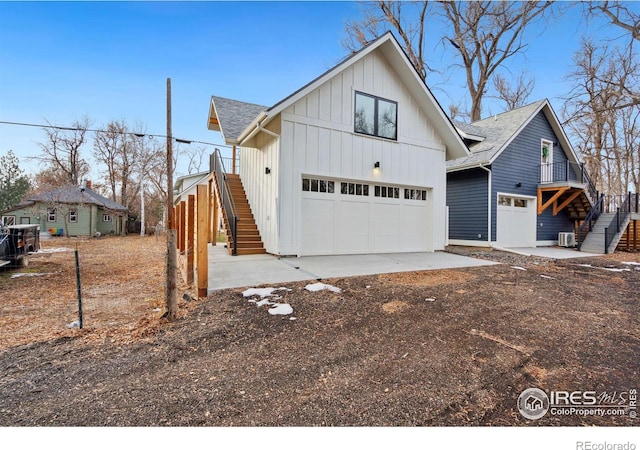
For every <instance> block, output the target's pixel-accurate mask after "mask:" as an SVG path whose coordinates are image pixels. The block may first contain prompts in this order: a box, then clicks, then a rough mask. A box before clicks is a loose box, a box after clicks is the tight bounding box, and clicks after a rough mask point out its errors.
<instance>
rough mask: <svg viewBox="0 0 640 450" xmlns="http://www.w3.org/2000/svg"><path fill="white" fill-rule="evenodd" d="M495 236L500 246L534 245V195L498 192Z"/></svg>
mask: <svg viewBox="0 0 640 450" xmlns="http://www.w3.org/2000/svg"><path fill="white" fill-rule="evenodd" d="M496 238H497V239H496V240H497V243H498V245H499V246H501V247H535V246H536V202H535V197H521V196H516V195H511V194H498V208H497V224H496Z"/></svg>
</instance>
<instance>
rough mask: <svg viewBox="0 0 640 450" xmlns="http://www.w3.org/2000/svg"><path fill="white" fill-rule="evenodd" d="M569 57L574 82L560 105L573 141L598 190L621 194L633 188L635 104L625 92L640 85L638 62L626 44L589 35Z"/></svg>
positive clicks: (638, 108)
mask: <svg viewBox="0 0 640 450" xmlns="http://www.w3.org/2000/svg"><path fill="white" fill-rule="evenodd" d="M574 63H575V69H574V71H573V72H572V73H571V74H570V75H569V79H570V80H572V81H573V82H574V88H573V90H572V91H571V93H570V95H569V97H568V98H567V102H566V104H565V107H564V109H563V117H564V119H565V123H566V124H567V128H568V130H569V132H570V134H571V135H572V137H573V140H574V143H576V144H577V148H578V150H579V151H580V152H581V153H582V155H583V158H584V161H585V163H586V164H587V168H588V170H589V173H590V174H591V175H592V177H593V178H594V179H595V181H596V184H597V187H598V189H599V190H601V191H603V192H606V193H607V194H609V195H616V194H618V195H620V194H624V193H625V192H627V191H628V190H629V189H630V188H631V187H632V186H635V187H636V189H637V187H638V185H637V178H638V176H637V167H638V165H639V162H638V152H637V150H636V148H637V146H638V138H637V135H638V132H639V128H638V117H639V115H640V105H629V104H628V92H629V91H634V90H636V91H637V90H638V89H639V88H640V78H639V75H640V73H639V69H640V66H639V65H638V63H637V60H636V58H634V57H633V54H630V53H629V48H626V49H623V50H620V49H619V48H611V47H610V46H609V45H607V44H606V43H604V44H600V45H596V44H595V43H593V42H592V41H588V40H585V41H583V44H582V48H581V50H580V51H579V52H577V53H576V55H575V57H574ZM621 86H624V88H622V87H621Z"/></svg>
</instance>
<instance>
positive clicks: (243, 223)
mask: <svg viewBox="0 0 640 450" xmlns="http://www.w3.org/2000/svg"><path fill="white" fill-rule="evenodd" d="M209 164H210V172H211V173H212V174H213V180H214V183H213V185H214V192H215V196H216V199H217V204H218V205H220V207H221V209H222V218H223V221H224V229H225V233H226V237H227V249H228V251H229V254H230V255H232V256H237V255H256V254H262V253H266V250H265V248H264V244H263V243H262V238H261V237H260V231H259V230H258V226H257V224H256V221H255V217H254V216H253V212H252V211H251V206H250V205H249V200H248V199H247V194H246V192H245V190H244V187H243V185H242V180H241V179H240V176H239V175H238V174H234V173H228V172H227V171H226V170H225V167H224V162H223V159H222V157H221V155H220V151H219V150H218V149H216V150H215V152H214V153H213V154H212V155H211V157H210V161H209Z"/></svg>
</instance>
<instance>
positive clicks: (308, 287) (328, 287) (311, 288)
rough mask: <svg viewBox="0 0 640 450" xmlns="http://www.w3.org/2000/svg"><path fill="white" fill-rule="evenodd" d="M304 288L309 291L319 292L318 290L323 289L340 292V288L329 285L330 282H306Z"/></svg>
mask: <svg viewBox="0 0 640 450" xmlns="http://www.w3.org/2000/svg"><path fill="white" fill-rule="evenodd" d="M304 288H305V289H306V290H307V291H310V292H319V291H324V290H325V289H326V290H327V291H331V292H338V293H340V292H342V289H340V288H338V287H335V286H331V285H330V284H324V283H312V284H307V285H306V286H305V287H304Z"/></svg>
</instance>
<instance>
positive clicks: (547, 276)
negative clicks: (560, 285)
mask: <svg viewBox="0 0 640 450" xmlns="http://www.w3.org/2000/svg"><path fill="white" fill-rule="evenodd" d="M540 278H546V279H547V280H555V278H553V277H550V276H549V275H540Z"/></svg>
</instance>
